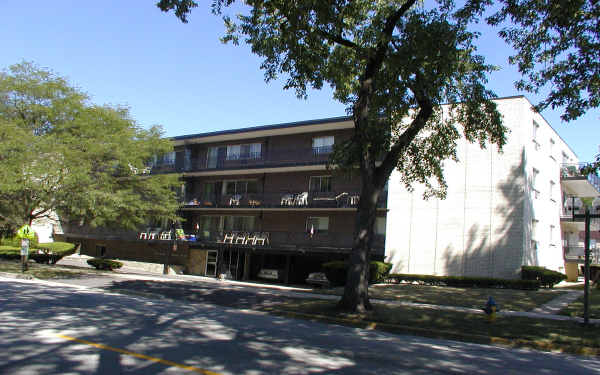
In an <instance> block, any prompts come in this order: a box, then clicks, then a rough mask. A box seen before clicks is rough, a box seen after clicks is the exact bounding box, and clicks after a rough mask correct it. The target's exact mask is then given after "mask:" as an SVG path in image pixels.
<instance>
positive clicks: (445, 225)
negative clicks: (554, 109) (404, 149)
mask: <svg viewBox="0 0 600 375" xmlns="http://www.w3.org/2000/svg"><path fill="white" fill-rule="evenodd" d="M497 103H498V106H499V110H500V112H501V113H502V114H503V116H504V121H505V125H506V126H508V127H509V129H510V130H511V132H510V134H509V135H508V142H507V144H506V145H505V147H504V149H503V152H502V153H498V151H497V149H496V147H495V146H491V147H488V148H487V149H485V150H482V149H480V148H479V145H477V144H470V143H467V142H466V141H464V140H463V141H462V142H460V144H459V147H458V150H457V151H458V152H457V154H458V157H459V160H460V161H459V163H454V162H452V161H448V162H447V163H446V168H445V176H446V181H447V182H448V194H447V197H446V199H445V200H437V199H431V200H429V201H424V200H423V199H422V192H423V190H422V187H420V186H416V187H415V191H414V192H412V193H409V192H408V191H406V189H405V188H404V187H403V186H402V185H401V183H400V179H399V174H398V173H397V172H394V173H393V174H392V176H391V178H390V183H389V190H388V208H389V212H388V215H387V230H386V232H387V234H386V254H387V256H388V258H387V260H388V261H390V262H392V263H393V264H394V268H393V270H392V272H399V273H413V274H437V275H469V276H487V277H503V278H511V277H517V276H518V272H519V270H520V267H521V265H523V264H536V265H543V266H547V267H549V268H553V269H557V270H560V269H561V268H560V267H562V248H561V246H560V244H561V237H560V236H561V234H560V218H559V208H560V203H559V202H558V197H557V199H555V200H556V202H552V201H551V200H550V180H552V181H555V183H556V184H555V187H556V189H560V187H559V186H560V180H559V167H560V160H559V158H558V157H555V159H556V160H557V161H556V162H555V161H554V160H553V159H551V158H550V155H549V146H547V147H548V148H547V149H546V152H544V151H542V150H543V147H544V146H543V145H544V144H543V143H542V140H543V139H544V140H545V139H547V143H549V142H550V139H553V140H554V141H555V143H554V146H553V153H554V152H562V151H560V150H561V149H563V148H566V149H567V150H568V146H567V145H566V144H564V142H562V140H561V139H560V137H558V135H557V134H556V133H555V132H554V130H553V129H552V128H551V127H550V126H549V125H548V124H547V123H546V121H545V120H544V119H543V118H542V117H541V116H539V115H538V114H536V113H534V112H533V111H532V110H531V104H530V103H529V101H528V100H527V99H525V98H524V97H515V98H506V99H501V100H498V102H497ZM534 119H535V120H536V122H537V123H538V124H539V126H540V128H539V130H538V133H537V138H538V143H539V146H538V147H536V146H535V144H534V143H533V140H532V136H533V120H534ZM569 152H570V154H572V151H570V150H569ZM534 167H535V168H536V169H537V170H538V171H539V174H538V176H537V181H536V182H537V185H536V188H537V190H538V191H539V193H538V194H537V196H538V197H537V198H535V197H532V194H533V193H534V192H533V191H532V190H531V188H532V186H531V185H530V184H529V183H528V181H529V179H530V178H531V173H532V170H533V168H534ZM546 186H547V187H546ZM544 188H545V191H543V190H542V189H544ZM544 196H545V198H544ZM534 217H535V218H536V220H538V224H537V226H536V237H538V238H539V245H538V248H537V249H533V248H532V247H531V224H532V220H533V218H534ZM551 225H552V226H554V233H553V238H552V241H551V242H552V243H550V226H551ZM542 238H543V239H544V241H545V242H544V241H542ZM553 244H554V245H553ZM534 250H535V251H534Z"/></svg>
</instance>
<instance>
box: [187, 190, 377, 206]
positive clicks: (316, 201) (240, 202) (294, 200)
mask: <svg viewBox="0 0 600 375" xmlns="http://www.w3.org/2000/svg"><path fill="white" fill-rule="evenodd" d="M359 201H360V192H357V191H347V192H339V193H334V192H328V193H317V192H310V193H309V192H280V193H246V194H225V195H216V196H215V195H208V196H205V197H204V198H202V196H200V197H198V198H197V197H187V198H186V199H185V200H184V201H183V202H182V208H183V209H188V210H190V209H215V208H221V209H222V208H226V209H257V208H261V209H265V208H278V209H308V208H310V209H315V208H317V209H318V208H323V209H325V208H356V207H358V203H359ZM377 208H387V194H381V197H380V199H379V201H378V202H377Z"/></svg>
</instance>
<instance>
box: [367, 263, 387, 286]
mask: <svg viewBox="0 0 600 375" xmlns="http://www.w3.org/2000/svg"><path fill="white" fill-rule="evenodd" d="M391 270H392V263H385V262H371V263H370V264H369V283H380V282H382V281H384V280H385V278H386V277H387V275H388V274H389V273H390V271H391Z"/></svg>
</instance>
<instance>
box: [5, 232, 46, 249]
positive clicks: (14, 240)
mask: <svg viewBox="0 0 600 375" xmlns="http://www.w3.org/2000/svg"><path fill="white" fill-rule="evenodd" d="M38 241H39V240H38V235H37V233H35V238H34V239H33V240H29V248H30V249H35V248H37V247H38V244H39V243H38ZM0 245H3V246H13V247H18V248H19V249H20V248H21V239H20V238H18V237H6V238H0Z"/></svg>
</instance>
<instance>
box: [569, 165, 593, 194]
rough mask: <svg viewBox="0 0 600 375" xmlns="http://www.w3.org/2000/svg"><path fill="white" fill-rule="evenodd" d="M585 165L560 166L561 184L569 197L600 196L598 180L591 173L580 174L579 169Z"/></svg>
mask: <svg viewBox="0 0 600 375" xmlns="http://www.w3.org/2000/svg"><path fill="white" fill-rule="evenodd" d="M586 165H587V164H586V163H571V164H562V165H561V167H560V179H561V184H562V185H563V187H564V188H565V190H566V191H567V193H568V194H569V195H573V196H577V197H596V196H598V195H600V178H599V177H598V176H597V175H596V174H593V173H590V174H582V173H581V169H582V168H583V167H584V166H586Z"/></svg>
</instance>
